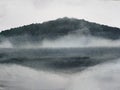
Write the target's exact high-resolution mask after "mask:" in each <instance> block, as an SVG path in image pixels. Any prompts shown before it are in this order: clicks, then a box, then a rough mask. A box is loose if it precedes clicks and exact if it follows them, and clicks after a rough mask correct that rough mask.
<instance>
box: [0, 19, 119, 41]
mask: <svg viewBox="0 0 120 90" xmlns="http://www.w3.org/2000/svg"><path fill="white" fill-rule="evenodd" d="M74 32H77V33H82V34H83V35H91V36H96V37H102V38H107V39H112V40H116V39H119V38H120V29H119V28H115V27H110V26H106V25H100V24H96V23H92V22H88V21H86V20H83V19H81V20H79V19H74V18H67V17H65V18H59V19H57V20H53V21H49V22H44V23H40V24H30V25H25V26H22V27H18V28H11V29H10V30H5V31H2V32H1V33H0V36H1V38H2V39H3V38H5V39H8V40H10V41H11V42H14V41H16V42H18V41H19V42H24V41H34V42H38V41H39V42H41V41H42V40H43V39H50V40H53V39H57V38H59V37H62V36H65V35H68V34H72V33H74Z"/></svg>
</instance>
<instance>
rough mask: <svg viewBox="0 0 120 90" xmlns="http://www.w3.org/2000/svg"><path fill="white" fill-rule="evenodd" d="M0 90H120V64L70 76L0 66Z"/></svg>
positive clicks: (105, 65) (117, 62)
mask: <svg viewBox="0 0 120 90" xmlns="http://www.w3.org/2000/svg"><path fill="white" fill-rule="evenodd" d="M0 73H1V74H0V90H119V89H120V85H119V83H120V77H119V74H120V60H119V59H118V60H117V61H114V62H109V63H104V64H101V65H97V66H94V67H90V68H88V69H86V70H84V71H82V72H81V73H80V72H78V73H75V74H71V75H65V74H57V73H52V72H49V71H48V72H46V71H39V70H35V69H32V68H28V67H24V66H20V65H15V64H11V65H9V64H1V65H0Z"/></svg>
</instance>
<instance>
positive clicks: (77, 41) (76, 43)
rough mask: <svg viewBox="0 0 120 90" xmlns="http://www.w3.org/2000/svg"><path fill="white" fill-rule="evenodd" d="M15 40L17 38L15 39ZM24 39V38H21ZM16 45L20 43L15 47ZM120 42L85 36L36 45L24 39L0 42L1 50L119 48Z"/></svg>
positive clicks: (48, 41) (45, 41)
mask: <svg viewBox="0 0 120 90" xmlns="http://www.w3.org/2000/svg"><path fill="white" fill-rule="evenodd" d="M13 38H15V37H13ZM21 38H22V37H21ZM14 43H20V44H16V45H14ZM119 46H120V40H119V39H118V40H111V39H105V38H100V37H94V36H90V35H88V36H84V35H73V34H70V35H66V36H63V37H60V38H57V39H54V40H50V39H43V40H42V41H38V42H36V43H34V42H31V41H30V39H25V40H24V37H23V42H20V41H19V39H18V40H17V39H15V41H14V40H13V41H12V42H11V41H10V40H9V39H3V40H2V41H1V42H0V48H79V47H80V48H85V47H119Z"/></svg>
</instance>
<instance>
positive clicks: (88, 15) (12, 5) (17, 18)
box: [0, 0, 120, 30]
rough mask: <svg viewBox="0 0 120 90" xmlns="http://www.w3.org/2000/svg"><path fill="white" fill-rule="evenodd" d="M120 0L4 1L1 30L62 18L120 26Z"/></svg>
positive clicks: (0, 3)
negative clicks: (81, 19)
mask: <svg viewBox="0 0 120 90" xmlns="http://www.w3.org/2000/svg"><path fill="white" fill-rule="evenodd" d="M118 1H120V0H0V30H3V29H8V28H12V27H17V26H21V25H24V24H31V23H40V22H43V21H48V20H52V19H56V18H59V17H65V16H68V17H75V18H84V19H87V20H89V21H94V22H98V23H103V24H108V25H112V26H118V27H120V25H119V23H120V18H118V17H119V16H120V13H119V10H120V2H118Z"/></svg>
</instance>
